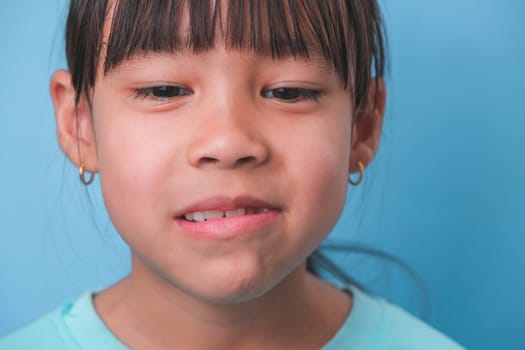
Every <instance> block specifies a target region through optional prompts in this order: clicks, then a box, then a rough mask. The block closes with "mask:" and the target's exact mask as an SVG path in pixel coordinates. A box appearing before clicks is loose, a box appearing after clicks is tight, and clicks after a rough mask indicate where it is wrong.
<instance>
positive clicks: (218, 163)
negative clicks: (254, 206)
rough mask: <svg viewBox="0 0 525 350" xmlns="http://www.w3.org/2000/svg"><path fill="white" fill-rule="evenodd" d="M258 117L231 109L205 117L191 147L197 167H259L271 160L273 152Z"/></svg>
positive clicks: (191, 156) (191, 153)
mask: <svg viewBox="0 0 525 350" xmlns="http://www.w3.org/2000/svg"><path fill="white" fill-rule="evenodd" d="M253 119H255V118H254V116H253V115H250V114H249V113H248V112H246V114H243V113H239V112H238V111H237V112H236V111H233V110H231V109H230V110H228V111H224V110H222V112H220V111H219V110H217V109H215V113H213V114H212V115H209V116H207V117H205V118H203V119H202V121H201V123H200V126H199V128H198V130H197V131H196V132H195V135H194V137H193V140H192V142H191V143H190V146H189V148H188V160H189V162H190V164H191V165H192V166H194V167H216V168H219V169H235V168H241V167H257V166H260V165H261V164H264V163H265V162H267V161H268V159H269V157H270V152H269V148H268V146H267V144H266V143H265V142H264V139H263V135H262V134H261V130H260V129H258V128H257V125H256V124H255V123H254V122H253Z"/></svg>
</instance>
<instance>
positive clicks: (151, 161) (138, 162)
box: [96, 114, 175, 241]
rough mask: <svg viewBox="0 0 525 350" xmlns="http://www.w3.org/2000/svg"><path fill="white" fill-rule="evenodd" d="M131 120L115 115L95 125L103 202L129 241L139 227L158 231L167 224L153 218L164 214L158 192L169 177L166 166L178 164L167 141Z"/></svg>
mask: <svg viewBox="0 0 525 350" xmlns="http://www.w3.org/2000/svg"><path fill="white" fill-rule="evenodd" d="M105 116H107V114H104V115H102V114H101V115H100V117H101V118H104V117H105ZM128 117H129V115H128ZM124 119H127V120H124ZM130 120H133V118H122V117H120V116H115V115H113V116H111V120H110V119H109V118H108V119H107V120H99V121H98V123H96V127H97V128H96V132H97V151H98V159H99V171H100V181H101V186H102V192H103V197H104V201H105V203H106V207H107V210H108V212H109V215H110V217H111V219H112V221H113V224H114V225H115V227H116V228H117V230H118V231H119V232H120V233H121V234H123V236H124V237H123V238H124V239H125V240H128V241H129V239H130V237H125V236H126V233H129V232H134V231H135V230H136V229H138V228H141V229H140V231H141V232H158V230H159V229H160V228H161V225H163V224H164V222H159V221H158V220H157V221H154V220H152V218H154V217H155V215H154V214H156V217H158V216H159V214H161V213H162V208H163V206H162V204H161V203H160V202H159V201H160V200H161V199H162V198H163V197H162V196H160V195H159V193H162V192H163V186H164V184H165V183H166V179H167V178H169V176H168V173H169V172H170V170H169V169H167V166H168V165H169V164H174V163H175V162H174V161H171V160H172V159H170V157H173V154H172V153H171V152H170V151H169V149H168V145H166V144H165V143H164V144H163V143H162V141H161V140H164V139H165V138H162V137H154V136H155V135H157V136H158V134H157V131H156V130H155V129H152V130H150V131H151V132H145V127H147V125H144V124H143V123H133V122H130ZM152 136H153V137H152Z"/></svg>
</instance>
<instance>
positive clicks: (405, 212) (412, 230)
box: [0, 0, 525, 349]
mask: <svg viewBox="0 0 525 350" xmlns="http://www.w3.org/2000/svg"><path fill="white" fill-rule="evenodd" d="M382 3H383V5H384V6H383V7H384V15H385V18H386V26H387V30H388V35H389V39H390V50H391V51H390V53H391V74H390V77H389V79H388V86H389V103H388V112H387V117H386V125H385V128H384V132H383V137H382V146H381V149H380V152H379V154H378V157H377V159H376V160H375V162H374V163H373V165H372V166H371V167H370V169H368V170H367V178H366V181H365V183H364V185H362V186H361V187H359V188H357V189H354V188H352V189H351V191H350V194H349V200H348V205H347V208H346V210H345V213H344V215H343V217H342V218H341V221H340V223H339V224H338V226H337V229H336V232H335V233H334V235H333V236H331V237H330V238H329V240H330V241H331V242H334V241H337V242H339V241H345V242H347V243H353V244H366V245H369V246H372V247H375V248H379V249H383V250H385V251H387V252H390V253H392V254H394V255H396V256H399V257H401V258H402V259H403V260H404V261H406V262H407V263H408V264H409V265H410V266H412V267H413V268H414V269H415V270H416V271H418V272H419V274H420V275H421V276H422V277H423V279H424V281H425V282H426V287H427V289H428V291H429V294H428V297H429V298H428V303H427V304H425V302H424V293H423V289H421V288H420V287H418V285H417V284H416V283H415V281H414V280H413V279H411V278H409V277H408V275H407V273H405V272H403V270H402V269H400V268H398V267H396V265H395V264H392V263H387V262H384V261H381V260H380V259H377V258H373V257H366V256H363V255H360V254H357V255H352V256H336V257H335V258H336V259H338V260H339V262H341V263H343V264H345V266H346V267H347V268H348V270H349V271H350V272H351V273H352V274H354V275H355V276H358V277H359V278H361V279H362V280H363V281H365V282H366V284H367V285H368V286H369V288H370V290H371V291H372V292H375V293H379V294H381V295H384V296H386V297H387V298H388V299H390V300H392V301H394V302H396V303H399V304H401V305H402V306H403V307H405V308H407V309H408V310H409V311H411V312H412V313H414V314H416V315H421V316H422V317H426V319H427V320H428V322H430V323H431V324H432V325H434V326H435V327H437V328H438V329H440V330H442V331H443V332H444V333H446V334H448V335H450V336H451V337H452V338H454V339H456V340H457V341H459V342H460V343H462V344H464V345H465V346H467V347H469V348H472V349H496V348H497V349H518V348H523V327H524V326H525V316H524V312H525V298H524V297H523V296H524V295H525V272H524V271H523V270H524V268H525V254H523V252H522V250H523V247H525V219H524V217H525V215H524V213H523V211H524V209H525V205H524V201H525V199H524V198H525V185H524V180H525V155H523V151H524V150H525V138H524V136H523V134H524V133H525V113H524V112H523V103H524V101H525V88H524V84H523V81H524V78H525V73H523V65H524V63H525V29H524V25H523V22H522V17H523V14H524V13H525V2H523V1H522V0H501V1H496V0H454V1H452V0H441V1H435V0H434V1H430V0H403V1H399V0H385V1H383V2H382ZM65 7H66V4H65V1H63V0H62V1H57V0H53V1H51V0H46V1H45V2H44V1H36V0H33V1H23V2H15V1H3V2H2V4H1V6H0V8H1V9H0V33H2V35H1V36H0V62H1V64H0V77H1V84H0V102H1V103H0V116H1V118H2V119H1V127H0V218H1V228H0V234H1V238H2V243H1V244H0V336H1V335H4V334H6V333H8V332H10V331H12V330H14V329H16V328H18V327H20V326H22V325H25V324H27V323H28V322H29V321H30V320H33V319H34V318H36V317H38V316H39V315H41V314H43V313H45V312H47V311H49V310H51V309H53V308H54V307H55V306H56V305H58V304H59V303H60V302H61V301H62V300H63V299H65V298H70V297H75V296H77V295H78V294H79V293H80V292H81V291H83V290H85V289H93V288H96V287H102V286H105V285H108V284H109V283H111V282H112V281H115V280H116V279H118V278H120V277H121V276H123V275H124V274H125V272H126V271H127V270H128V269H129V263H128V252H127V249H126V247H125V246H124V245H123V243H122V242H121V240H120V239H119V237H118V236H117V235H116V234H115V232H114V231H113V229H112V227H111V225H110V223H109V221H108V219H107V216H106V214H105V213H104V208H103V203H102V200H101V198H100V194H99V186H98V184H95V185H94V186H92V187H90V188H89V190H88V191H87V193H86V190H85V189H84V188H83V187H82V186H80V184H79V183H78V176H77V170H76V169H74V168H73V167H72V166H71V165H70V164H69V163H68V162H67V161H66V160H65V158H64V156H63V155H62V154H61V152H60V150H59V148H58V146H57V142H56V139H55V126H54V118H53V110H52V105H51V102H50V98H49V95H48V88H47V87H48V81H49V77H50V75H51V73H52V72H53V71H54V70H55V69H57V68H61V67H65V63H64V57H63V56H64V55H63V40H62V38H63V33H62V27H63V22H64V20H65V15H66V8H65ZM425 305H426V306H425Z"/></svg>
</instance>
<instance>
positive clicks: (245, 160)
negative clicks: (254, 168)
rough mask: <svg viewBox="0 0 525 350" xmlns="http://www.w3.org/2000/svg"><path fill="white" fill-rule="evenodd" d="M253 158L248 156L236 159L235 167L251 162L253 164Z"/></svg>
mask: <svg viewBox="0 0 525 350" xmlns="http://www.w3.org/2000/svg"><path fill="white" fill-rule="evenodd" d="M255 160H256V159H255V157H254V156H248V157H242V158H239V159H237V162H236V163H237V165H244V164H247V163H251V162H255Z"/></svg>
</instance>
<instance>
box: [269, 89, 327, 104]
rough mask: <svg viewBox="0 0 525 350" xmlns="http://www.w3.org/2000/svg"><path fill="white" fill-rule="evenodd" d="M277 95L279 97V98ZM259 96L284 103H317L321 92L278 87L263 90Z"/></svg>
mask: <svg viewBox="0 0 525 350" xmlns="http://www.w3.org/2000/svg"><path fill="white" fill-rule="evenodd" d="M279 95H281V96H280V97H279ZM261 96H262V97H266V98H276V99H278V100H281V101H283V102H285V103H294V102H300V101H313V102H317V101H319V98H320V97H321V91H319V90H313V89H303V88H296V87H280V88H275V89H268V90H264V91H263V92H261Z"/></svg>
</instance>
